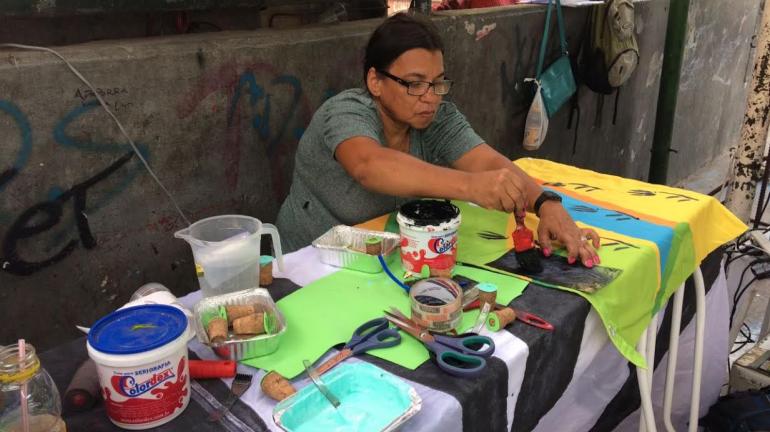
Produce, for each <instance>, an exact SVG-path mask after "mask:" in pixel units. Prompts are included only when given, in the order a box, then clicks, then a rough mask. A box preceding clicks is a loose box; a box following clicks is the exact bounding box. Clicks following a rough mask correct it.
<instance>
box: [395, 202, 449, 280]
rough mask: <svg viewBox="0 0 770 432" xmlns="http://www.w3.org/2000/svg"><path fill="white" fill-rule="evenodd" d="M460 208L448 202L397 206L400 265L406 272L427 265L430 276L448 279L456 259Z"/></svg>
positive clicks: (418, 270) (411, 203)
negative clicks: (399, 234) (399, 233)
mask: <svg viewBox="0 0 770 432" xmlns="http://www.w3.org/2000/svg"><path fill="white" fill-rule="evenodd" d="M460 219H461V218H460V209H459V208H457V206H455V205H454V204H452V203H450V202H449V201H438V200H415V201H409V202H407V203H405V204H404V205H402V206H401V208H400V210H399V212H398V215H397V216H396V220H397V221H398V226H399V229H400V232H401V264H402V266H403V267H404V270H406V271H407V272H409V273H420V272H421V271H422V268H423V266H428V268H429V269H430V274H431V276H446V277H448V276H450V275H451V273H452V269H453V268H454V266H455V261H456V260H457V229H458V228H459V227H460Z"/></svg>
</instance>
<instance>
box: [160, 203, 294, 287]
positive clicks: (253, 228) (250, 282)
mask: <svg viewBox="0 0 770 432" xmlns="http://www.w3.org/2000/svg"><path fill="white" fill-rule="evenodd" d="M263 234H270V236H271V237H272V239H273V253H274V255H275V258H276V261H277V262H278V268H279V269H280V270H283V254H282V253H281V238H280V237H279V235H278V229H277V228H276V227H275V225H272V224H267V223H262V222H260V221H259V219H256V218H253V217H250V216H240V215H223V216H214V217H210V218H206V219H201V220H199V221H198V222H195V223H194V224H192V225H190V226H189V227H187V228H185V229H182V230H179V231H177V232H176V233H174V237H176V238H181V239H184V240H186V241H187V242H188V243H190V247H192V251H193V257H194V258H195V271H196V273H197V274H198V283H200V286H201V290H202V291H203V296H204V297H211V296H214V295H220V294H225V293H230V292H234V291H240V290H244V289H247V288H255V287H258V286H259V256H260V247H259V242H260V238H261V237H262V235H263Z"/></svg>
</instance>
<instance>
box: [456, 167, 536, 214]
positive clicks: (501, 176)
mask: <svg viewBox="0 0 770 432" xmlns="http://www.w3.org/2000/svg"><path fill="white" fill-rule="evenodd" d="M469 174H470V176H471V177H470V182H469V188H468V195H469V196H468V198H467V199H466V200H467V201H471V202H473V203H475V204H478V205H480V206H481V207H484V208H486V209H494V210H500V211H504V212H507V213H513V212H514V211H516V210H517V209H518V211H520V212H523V211H524V209H526V208H527V195H526V191H527V184H526V183H525V182H524V180H522V178H521V177H520V176H518V175H516V173H515V172H514V171H512V170H510V169H508V168H507V167H506V168H503V169H496V170H490V171H481V172H474V173H469ZM519 216H523V213H522V214H521V215H519Z"/></svg>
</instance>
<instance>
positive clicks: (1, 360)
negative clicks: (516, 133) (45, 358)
mask: <svg viewBox="0 0 770 432" xmlns="http://www.w3.org/2000/svg"><path fill="white" fill-rule="evenodd" d="M20 351H21V352H22V353H23V354H22V355H21V356H20V355H19V352H20ZM0 430H1V431H8V432H66V430H67V426H66V425H65V424H64V420H62V418H61V399H60V398H59V391H58V390H57V389H56V384H54V382H53V379H51V376H50V375H48V372H46V370H45V369H43V368H42V367H41V366H40V360H39V359H38V358H37V354H36V353H35V348H34V347H33V346H32V345H29V344H24V342H23V341H20V344H19V345H8V346H0Z"/></svg>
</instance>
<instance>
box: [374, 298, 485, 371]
mask: <svg viewBox="0 0 770 432" xmlns="http://www.w3.org/2000/svg"><path fill="white" fill-rule="evenodd" d="M385 318H387V320H388V321H390V322H392V323H393V324H395V325H396V326H398V328H400V329H401V330H403V331H405V332H407V333H409V334H410V335H412V337H414V338H415V339H417V340H419V341H420V342H422V343H423V345H425V347H426V348H427V349H428V350H429V351H431V352H433V353H434V354H435V355H436V359H435V360H436V363H437V364H438V367H439V368H441V369H442V370H443V371H444V372H446V373H448V374H450V375H454V376H459V377H463V378H470V377H475V376H477V375H479V374H480V373H481V371H482V370H483V369H484V367H485V366H486V365H487V361H486V360H485V359H484V358H485V357H489V356H491V355H492V353H493V352H495V343H494V342H493V341H492V339H490V338H488V337H486V336H477V335H469V336H458V337H450V336H444V335H439V334H432V333H431V332H429V331H428V330H427V329H425V328H423V327H421V326H419V325H418V324H417V323H415V322H414V321H412V320H411V319H409V318H407V317H406V316H405V315H404V314H403V313H401V311H399V310H398V309H396V308H394V307H391V308H390V311H389V312H388V311H385ZM484 345H486V347H484Z"/></svg>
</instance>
